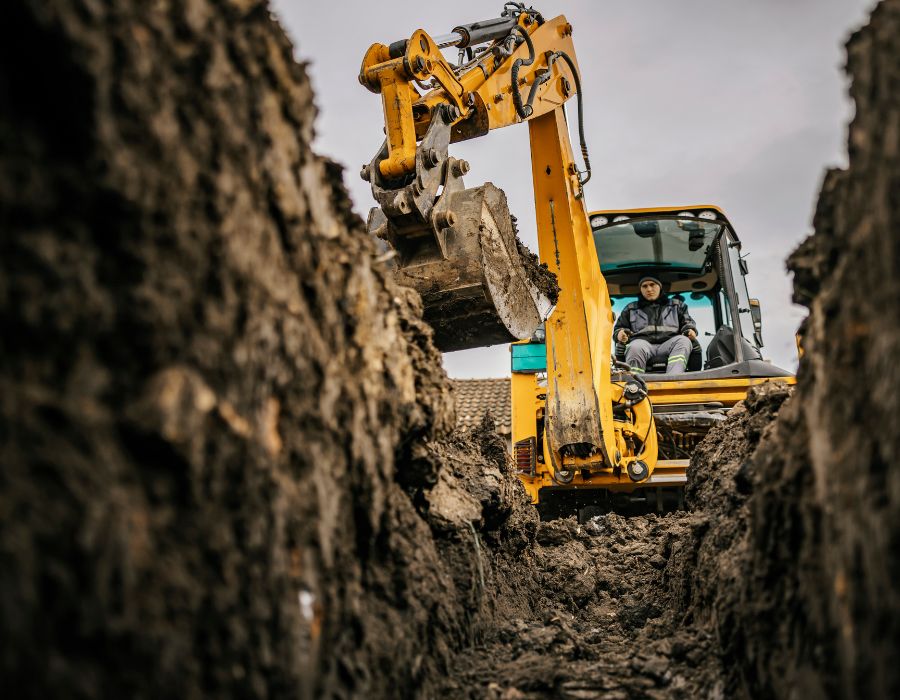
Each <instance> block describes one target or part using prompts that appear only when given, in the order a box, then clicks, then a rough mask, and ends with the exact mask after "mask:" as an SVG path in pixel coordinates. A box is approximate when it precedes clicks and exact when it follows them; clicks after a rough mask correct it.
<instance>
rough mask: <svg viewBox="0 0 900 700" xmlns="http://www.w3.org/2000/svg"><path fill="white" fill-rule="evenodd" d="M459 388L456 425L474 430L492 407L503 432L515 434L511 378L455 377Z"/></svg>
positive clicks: (455, 385) (500, 431) (454, 385)
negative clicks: (510, 389) (511, 402)
mask: <svg viewBox="0 0 900 700" xmlns="http://www.w3.org/2000/svg"><path fill="white" fill-rule="evenodd" d="M453 388H454V389H455V390H456V424H457V425H458V426H459V427H460V428H461V429H463V430H471V429H472V428H475V427H477V426H478V425H479V424H480V423H481V419H482V418H483V417H484V414H485V411H488V410H490V412H491V414H492V415H493V416H494V420H495V421H496V422H497V432H498V433H500V434H501V435H509V434H510V433H512V410H511V406H510V398H509V377H505V378H503V379H454V380H453Z"/></svg>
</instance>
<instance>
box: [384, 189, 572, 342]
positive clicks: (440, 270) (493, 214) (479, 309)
mask: <svg viewBox="0 0 900 700" xmlns="http://www.w3.org/2000/svg"><path fill="white" fill-rule="evenodd" d="M450 197H451V200H450V202H448V203H447V204H445V207H446V209H447V210H449V211H452V212H453V215H454V216H453V224H452V225H451V226H449V227H446V228H444V229H442V230H441V231H440V232H439V235H440V236H441V248H442V254H441V255H440V256H438V257H439V258H440V259H437V260H431V261H429V262H423V263H419V264H416V263H409V264H407V265H405V266H403V265H401V266H398V267H397V268H396V269H395V271H394V277H395V279H396V281H397V282H398V283H399V284H401V285H404V286H406V287H412V288H413V289H415V290H416V291H417V292H418V293H419V295H420V296H421V297H422V302H423V305H424V309H425V312H424V317H425V320H426V321H427V322H428V323H429V324H430V325H431V327H432V328H433V329H434V342H435V345H437V347H438V349H440V350H441V351H442V352H450V351H454V350H467V349H469V348H477V347H483V346H486V345H496V344H499V343H509V342H512V341H515V340H522V339H525V338H530V337H531V336H532V334H533V333H534V331H535V330H536V329H537V327H538V325H540V324H541V323H542V322H543V321H544V320H545V319H546V317H547V316H548V315H549V313H550V311H552V309H553V305H554V304H555V302H556V295H557V292H558V287H557V286H556V278H555V276H554V275H553V274H552V273H550V272H548V271H547V270H546V268H542V267H540V266H539V264H538V262H537V258H536V257H535V256H534V255H532V254H531V253H529V251H528V249H527V248H525V247H524V246H523V245H522V244H521V243H520V242H518V241H517V239H516V232H515V229H514V227H513V222H512V219H511V217H510V214H509V206H508V205H507V202H506V195H505V194H504V193H503V191H502V190H500V189H499V188H497V187H495V186H494V185H492V184H491V183H486V184H484V185H482V186H481V187H475V188H472V189H467V190H461V191H459V192H455V193H453V194H452V195H450ZM442 204H444V203H443V202H442Z"/></svg>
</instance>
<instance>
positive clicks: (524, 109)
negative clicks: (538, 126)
mask: <svg viewBox="0 0 900 700" xmlns="http://www.w3.org/2000/svg"><path fill="white" fill-rule="evenodd" d="M514 33H515V34H518V35H519V36H521V37H522V38H523V39H524V40H525V43H526V44H527V46H528V58H527V59H523V58H517V59H516V60H515V61H514V62H513V64H512V69H511V70H510V76H511V79H512V90H511V92H512V100H513V106H514V107H515V109H516V114H518V115H519V117H520V118H522V119H528V117H530V116H531V115H532V114H533V113H534V108H533V107H532V104H533V103H534V98H535V96H536V95H537V90H538V87H539V86H540V85H541V84H542V83H544V82H546V81H547V79H548V78H549V77H550V68H551V67H552V65H553V62H554V61H555V60H556V59H558V58H561V59H562V60H564V61H565V62H566V64H567V65H568V66H569V70H570V71H571V72H572V78H573V79H574V80H575V92H576V96H577V98H578V142H579V145H580V146H581V157H582V158H583V159H584V170H583V171H582V175H583V176H584V177H582V176H581V175H579V178H578V181H579V182H580V183H581V186H582V187H584V185H586V184H587V182H588V180H590V179H591V174H592V173H591V158H590V155H589V154H588V147H587V139H585V137H584V98H583V97H582V94H581V76H580V75H579V74H578V68H576V66H575V61H573V60H572V58H571V57H570V56H569V54H567V53H566V52H565V51H556V52H555V53H553V54H551V55H550V57H549V59H548V61H547V70H546V71H545V72H544V73H542V74H541V75H540V76H535V79H534V82H533V83H532V85H531V90H530V92H529V93H528V102H527V103H525V104H523V103H522V93H521V92H520V91H519V69H520V68H521V67H522V66H530V65H531V64H532V63H534V44H533V43H532V41H531V37H530V36H528V32H526V31H525V30H524V29H522V28H521V27H520V26H519V25H515V26H514V27H513V29H512V32H511V33H510V35H512V34H514Z"/></svg>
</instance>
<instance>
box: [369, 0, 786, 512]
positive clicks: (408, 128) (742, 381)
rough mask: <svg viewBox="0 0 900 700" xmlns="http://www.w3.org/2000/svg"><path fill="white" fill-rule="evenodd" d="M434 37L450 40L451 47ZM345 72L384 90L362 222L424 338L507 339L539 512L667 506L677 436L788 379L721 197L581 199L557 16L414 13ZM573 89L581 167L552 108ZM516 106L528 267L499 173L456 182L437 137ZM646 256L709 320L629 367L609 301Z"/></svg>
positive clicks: (464, 344) (635, 277)
mask: <svg viewBox="0 0 900 700" xmlns="http://www.w3.org/2000/svg"><path fill="white" fill-rule="evenodd" d="M442 51H448V52H449V51H455V52H456V53H457V58H456V61H455V63H453V62H452V59H448V58H447V57H445V55H444V54H443V53H442ZM359 81H360V83H361V84H362V85H363V86H364V87H366V88H368V89H369V90H370V91H372V92H374V93H378V94H380V95H381V97H382V104H383V110H384V121H385V135H386V139H385V142H384V144H383V145H382V147H381V148H380V149H379V150H378V152H377V153H376V154H375V156H374V157H373V159H372V160H371V162H370V163H368V164H366V165H364V166H363V167H362V171H361V173H360V175H361V177H362V178H363V179H364V180H367V181H368V182H369V183H370V184H371V189H372V195H373V197H374V199H375V201H376V203H377V206H376V207H374V208H373V209H372V210H371V212H370V214H369V219H368V228H369V231H370V232H371V233H372V234H373V235H375V236H377V237H379V238H381V239H383V240H384V241H385V242H386V244H389V246H390V248H391V249H392V251H393V253H394V254H395V255H394V260H393V265H394V275H395V278H396V279H397V281H398V282H399V283H400V284H403V285H406V286H410V287H412V288H413V289H415V290H416V291H418V292H419V294H420V295H421V296H422V300H423V306H424V312H425V319H426V320H427V321H428V322H429V323H430V324H431V326H432V328H433V329H434V339H435V343H436V344H437V346H438V348H439V349H441V350H442V351H452V350H461V349H467V348H474V347H481V346H486V345H493V344H498V343H512V345H511V352H512V396H511V401H512V414H513V426H512V430H513V456H514V460H515V463H516V466H517V469H518V472H519V475H520V478H521V480H522V482H523V484H524V485H525V488H526V490H527V491H528V493H529V494H530V496H531V498H532V501H533V502H534V503H535V504H539V505H540V506H541V508H542V513H546V514H549V515H551V516H552V515H553V514H554V513H555V512H557V511H558V512H570V511H571V510H572V509H573V508H578V509H582V508H584V507H586V506H593V507H602V506H603V503H604V502H605V501H607V500H608V501H609V502H610V504H614V503H615V502H616V501H617V500H619V501H620V500H621V499H622V498H625V499H626V500H628V501H629V502H638V503H642V504H646V505H651V506H654V507H659V508H661V507H663V506H664V500H668V499H669V497H670V495H674V497H676V498H677V497H678V496H679V494H680V487H681V486H682V485H683V483H684V482H685V474H686V468H687V463H688V458H689V455H690V451H691V448H692V446H693V445H694V444H695V443H696V441H697V440H699V439H700V438H701V437H702V435H703V434H705V432H706V431H707V430H709V428H710V427H711V426H712V425H714V424H715V423H716V422H718V420H720V419H721V418H722V417H724V412H725V411H726V410H727V409H728V408H730V407H731V406H733V405H734V403H736V402H737V401H738V400H740V399H741V398H743V396H744V394H745V393H746V390H747V387H748V386H749V385H750V384H751V383H754V382H759V381H768V380H770V379H771V378H774V377H779V378H787V379H788V380H789V381H791V380H792V377H790V373H788V372H786V371H784V370H780V369H778V368H776V367H774V366H772V365H771V364H770V363H768V362H764V361H763V360H762V356H761V354H760V352H759V347H760V346H761V345H762V339H761V316H760V310H759V304H758V302H756V301H755V300H752V299H750V298H749V297H748V296H747V293H746V285H745V284H744V275H745V274H746V273H747V266H746V262H745V260H744V259H743V258H741V255H740V241H739V240H738V238H737V236H736V234H735V233H734V229H733V227H732V226H731V224H730V223H729V222H728V220H727V218H726V217H725V215H724V213H723V212H722V211H721V210H719V209H718V208H716V207H714V206H706V205H704V206H697V207H680V208H674V209H648V210H640V211H637V210H633V211H601V212H593V213H590V214H589V212H588V210H587V208H586V206H585V203H584V189H583V188H584V185H585V183H586V182H587V181H588V179H589V178H590V175H591V166H590V160H589V155H588V150H587V147H586V144H585V139H584V114H583V104H582V90H581V81H580V75H579V71H578V64H577V61H576V56H575V51H574V46H573V43H572V25H571V24H569V23H568V22H567V21H566V19H565V17H563V16H559V17H556V18H553V19H545V18H544V17H543V16H542V15H541V14H540V13H539V12H537V11H535V10H534V9H533V8H527V7H526V6H525V5H523V4H521V3H517V2H507V3H506V4H505V5H504V8H503V11H502V13H501V15H500V16H499V17H497V18H494V19H490V20H486V21H482V22H475V23H472V24H465V25H459V26H457V27H454V28H453V30H452V31H451V32H450V33H448V34H446V35H442V36H434V37H432V36H430V35H429V34H428V33H426V32H425V31H424V30H421V29H419V30H417V31H415V32H414V33H413V34H412V36H411V37H410V38H409V39H406V40H401V41H396V42H394V43H391V44H388V45H386V44H373V45H372V46H371V47H370V48H369V50H368V51H367V52H366V54H365V57H364V59H363V62H362V66H361V69H360V74H359ZM572 97H575V98H576V100H577V130H578V135H579V141H580V146H581V161H582V162H583V167H579V164H578V162H577V161H576V158H575V156H574V154H573V150H572V146H571V143H570V140H569V126H568V123H567V118H566V113H565V111H564V108H563V106H564V105H565V103H566V102H567V101H568V100H569V99H570V98H572ZM520 122H527V123H528V127H529V136H530V145H531V162H532V176H533V183H534V199H535V209H536V216H537V238H538V249H539V259H540V263H541V264H542V266H541V267H539V266H537V265H536V264H535V261H533V260H531V256H530V255H529V253H528V251H527V249H524V247H523V246H522V245H521V243H520V242H519V241H518V239H517V237H516V226H515V217H512V216H511V214H510V212H509V209H508V206H507V202H506V197H505V195H504V193H503V192H502V191H501V190H500V189H498V188H496V187H494V186H493V185H492V184H491V183H486V184H485V185H482V186H480V187H476V188H466V187H465V185H464V184H463V176H464V175H465V174H466V172H467V171H468V164H467V163H466V162H465V161H461V160H457V159H455V158H453V157H452V156H450V155H449V145H450V144H451V143H454V142H457V141H463V140H466V139H472V138H476V137H479V136H483V135H485V134H487V133H488V132H489V131H491V130H492V129H497V128H501V127H504V126H510V125H513V124H518V123H520ZM548 271H549V272H550V273H553V275H555V278H556V280H555V281H554V280H553V279H552V276H551V275H548V274H547V272H548ZM646 274H653V275H654V276H655V277H657V278H658V279H660V280H661V281H662V282H663V284H664V285H666V287H667V289H666V291H667V292H668V293H670V294H675V295H679V296H680V298H681V299H682V301H683V302H685V303H686V304H688V306H689V307H690V308H691V310H692V313H696V314H698V315H699V316H701V317H703V320H705V321H708V322H707V323H705V324H703V325H702V327H701V328H700V331H701V333H700V335H699V336H698V338H697V339H695V340H694V341H693V343H694V352H692V353H691V358H690V360H689V362H688V370H689V371H688V372H687V373H684V374H680V375H669V376H667V375H665V374H659V373H654V370H656V369H658V368H655V367H649V368H648V370H649V371H648V372H647V373H646V374H645V375H643V376H642V375H641V374H639V373H637V372H634V371H632V370H631V368H630V367H629V366H628V365H627V364H625V362H624V348H623V347H621V346H619V347H617V346H616V345H614V344H613V323H614V320H615V311H616V310H618V309H620V308H621V306H622V305H623V303H624V302H625V301H626V300H628V299H633V298H634V297H635V296H636V295H637V292H638V282H639V280H640V278H641V277H642V276H643V275H646ZM548 278H549V281H548ZM556 282H558V288H557V287H556ZM704 314H705V315H704ZM699 320H700V319H698V322H699ZM704 345H706V347H703V346H704ZM704 351H705V352H706V363H705V366H702V365H703V358H702V355H703V353H704ZM663 369H664V368H663Z"/></svg>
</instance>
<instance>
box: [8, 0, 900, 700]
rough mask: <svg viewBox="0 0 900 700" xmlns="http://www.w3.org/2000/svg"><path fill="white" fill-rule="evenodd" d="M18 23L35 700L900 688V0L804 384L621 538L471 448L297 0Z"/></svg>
mask: <svg viewBox="0 0 900 700" xmlns="http://www.w3.org/2000/svg"><path fill="white" fill-rule="evenodd" d="M4 10H5V12H4V19H3V22H0V56H2V60H0V222H2V224H3V232H4V235H3V236H2V237H0V319H2V323H3V329H4V333H3V337H2V340H0V356H2V357H3V363H2V364H0V386H2V391H0V415H2V423H0V425H2V428H0V455H2V464H3V469H2V470H0V675H2V678H0V681H2V683H3V688H4V689H5V690H7V693H9V694H10V695H11V696H13V697H23V698H28V697H34V698H46V697H73V698H101V697H104V698H105V697H118V696H122V697H135V698H143V697H147V698H150V697H153V698H157V697H179V698H205V697H264V696H266V697H279V698H280V697H338V698H341V697H344V698H350V697H359V698H363V697H365V698H370V697H371V698H381V697H385V698H388V697H390V698H397V697H409V698H413V697H441V696H449V697H506V698H516V697H523V696H525V697H528V696H534V697H548V696H550V697H552V696H556V697H608V698H641V697H650V698H652V697H660V698H662V697H679V696H681V697H711V698H718V697H723V698H724V697H753V698H757V697H819V696H830V697H848V698H850V697H878V698H882V697H883V698H888V697H895V696H897V695H898V692H900V681H898V678H900V663H898V649H900V643H898V642H900V639H898V636H900V634H898V630H900V614H898V613H900V610H898V608H900V595H898V593H897V591H896V587H895V585H894V583H895V581H896V580H897V579H898V576H897V574H898V570H900V566H898V561H900V560H898V552H900V525H898V523H900V517H898V516H900V513H898V510H900V476H898V474H900V472H898V469H897V467H896V464H897V457H898V455H900V431H897V430H896V425H897V419H896V416H897V415H898V409H900V405H898V402H900V398H898V397H900V391H898V389H900V386H898V385H900V372H898V369H897V367H898V365H897V362H896V359H895V358H896V357H898V356H900V347H898V346H900V323H898V320H900V319H898V315H900V310H898V309H897V308H896V307H895V306H892V305H891V304H890V303H887V301H886V300H888V301H890V300H894V299H897V298H900V288H898V286H900V282H898V279H900V278H898V277H897V275H896V270H897V269H898V267H900V266H898V263H900V250H898V231H900V221H898V220H897V219H898V211H900V206H898V201H897V196H898V195H897V193H898V191H900V187H898V182H900V158H898V148H900V137H898V134H900V126H898V125H900V114H898V110H900V107H898V103H897V100H896V95H897V94H898V91H897V89H896V86H897V84H898V82H900V81H898V70H900V60H898V57H900V46H898V37H900V0H884V1H883V2H882V3H881V4H880V5H879V6H878V7H877V8H876V10H875V12H874V14H873V18H872V22H871V25H870V26H869V27H867V28H865V29H863V30H862V31H861V32H859V33H857V34H856V35H854V38H853V39H852V41H851V43H850V61H849V70H850V73H851V75H852V76H853V87H852V94H853V96H854V98H855V99H856V102H857V116H856V118H855V120H854V123H853V125H852V127H851V132H850V166H849V168H848V169H847V170H846V171H843V172H833V173H830V174H829V176H828V178H827V179H826V183H825V186H824V188H823V194H822V198H821V200H820V204H819V210H818V213H817V216H816V222H815V224H816V234H815V236H813V237H812V238H811V239H810V240H809V241H808V242H807V243H805V244H804V245H803V246H802V248H801V249H800V250H799V251H798V252H797V253H796V254H795V256H794V257H793V258H792V263H791V264H792V267H793V269H794V270H795V274H796V288H797V296H798V298H799V299H801V300H802V301H803V302H804V303H806V304H807V305H809V307H810V312H811V315H810V320H809V322H808V323H807V325H806V329H805V335H804V347H805V349H806V354H805V356H804V359H803V363H802V366H801V373H800V384H799V386H798V388H797V390H796V392H795V394H794V395H793V397H792V398H790V400H786V399H787V396H788V392H787V391H786V390H784V389H783V388H781V387H778V386H773V387H769V388H767V389H757V390H754V391H753V392H751V394H750V396H749V398H748V400H747V402H746V403H745V405H744V408H743V410H740V411H735V412H734V413H733V415H732V416H730V418H729V419H728V421H727V422H726V423H725V424H724V425H722V426H719V427H717V428H715V429H714V431H712V433H711V434H710V436H709V437H708V438H707V440H706V441H705V442H704V444H703V446H702V447H701V448H700V451H699V452H698V453H697V455H696V457H695V460H694V462H693V464H692V467H691V484H690V487H689V492H688V502H689V505H690V506H691V508H692V510H691V511H690V512H688V513H681V514H671V515H668V516H665V517H659V516H646V517H643V518H632V519H626V518H623V517H621V516H617V515H608V516H602V517H600V518H598V519H595V520H593V521H591V522H588V523H586V524H584V525H578V524H577V523H576V522H575V521H573V520H562V521H557V522H551V523H541V522H539V520H538V517H537V513H536V511H535V510H534V509H533V508H532V507H531V506H530V505H529V504H528V503H527V499H526V498H525V495H524V492H523V490H522V489H521V488H520V486H519V484H518V482H517V481H516V479H515V478H514V476H513V475H512V473H511V465H510V461H509V458H508V456H507V454H506V452H505V449H504V445H503V443H502V441H501V440H500V439H499V438H498V437H497V436H496V435H495V434H494V433H493V431H492V429H491V425H490V421H487V422H486V423H485V424H484V425H483V426H482V428H481V429H480V430H479V431H477V432H476V433H475V434H474V435H472V436H470V437H461V436H458V435H454V434H452V432H451V430H452V426H453V423H454V416H453V397H452V391H451V389H450V386H449V382H447V380H446V377H445V375H444V372H443V369H442V368H441V360H440V355H439V353H438V352H437V351H436V349H435V348H434V345H433V343H432V341H431V331H430V329H429V328H428V327H427V326H426V325H425V324H424V323H423V322H422V320H421V311H422V310H421V302H420V300H419V299H418V297H416V296H415V295H414V294H411V293H408V292H405V291H403V290H402V289H400V288H398V287H396V286H395V285H394V284H393V283H392V281H391V273H390V271H389V270H388V269H387V267H386V266H385V263H384V262H382V261H383V258H382V257H379V252H378V250H377V249H376V247H375V244H374V242H373V241H372V240H371V239H369V238H368V236H367V235H366V234H365V232H364V227H363V225H362V222H361V221H360V220H359V219H358V217H356V215H354V214H353V213H352V210H351V207H350V204H349V200H348V198H347V195H346V192H345V191H344V189H343V185H342V184H341V172H340V168H339V167H338V166H336V165H334V164H332V163H329V162H327V161H325V160H323V159H321V158H319V157H317V156H316V155H315V154H313V153H312V151H311V150H310V142H311V140H312V137H313V119H314V108H313V96H312V93H311V90H310V86H309V82H308V79H307V76H306V73H305V70H304V67H303V65H301V64H298V63H296V62H295V60H294V58H293V49H292V47H291V45H290V44H289V42H288V41H287V39H286V38H285V36H284V34H283V32H282V30H281V29H280V28H279V27H278V26H277V24H276V23H275V22H274V20H273V19H272V17H271V16H270V15H269V13H268V8H267V6H266V4H265V3H264V2H261V1H259V0H220V1H219V2H215V3H214V2H211V0H192V1H191V2H186V3H168V2H160V3H146V2H143V1H142V0H109V1H108V2H104V3H98V2H87V1H85V0H45V1H44V2H41V3H30V2H25V1H24V0H12V1H11V2H8V3H7V4H6V6H5V7H4ZM876 279H877V280H880V282H881V283H882V286H881V287H880V291H879V293H878V294H877V295H876V294H873V293H872V292H873V289H872V284H871V280H876Z"/></svg>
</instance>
